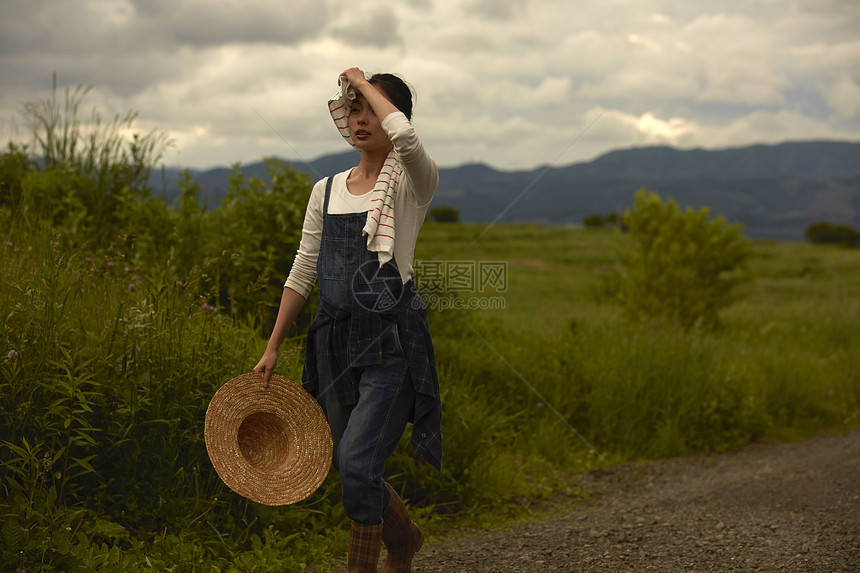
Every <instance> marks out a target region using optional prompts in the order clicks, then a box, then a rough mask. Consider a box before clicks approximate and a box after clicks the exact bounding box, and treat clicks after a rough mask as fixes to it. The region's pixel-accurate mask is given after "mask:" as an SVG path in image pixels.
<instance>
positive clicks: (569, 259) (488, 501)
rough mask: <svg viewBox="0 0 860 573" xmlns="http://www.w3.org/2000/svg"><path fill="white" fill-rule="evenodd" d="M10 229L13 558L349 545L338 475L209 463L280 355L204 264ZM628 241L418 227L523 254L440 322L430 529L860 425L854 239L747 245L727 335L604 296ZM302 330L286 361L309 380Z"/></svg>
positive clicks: (107, 562) (427, 483) (447, 251)
mask: <svg viewBox="0 0 860 573" xmlns="http://www.w3.org/2000/svg"><path fill="white" fill-rule="evenodd" d="M4 233H5V234H4V235H3V236H0V317H2V320H3V323H2V328H0V399H2V401H3V404H4V408H3V410H2V413H0V460H2V464H3V473H2V476H0V477H2V483H0V512H2V513H3V514H4V515H6V516H12V517H11V518H9V519H6V521H5V522H4V525H3V526H2V529H0V559H2V563H3V566H4V567H5V568H10V567H11V568H12V569H13V570H14V569H15V568H17V567H24V568H26V569H27V570H31V571H49V570H52V569H51V568H52V567H54V568H57V567H65V568H67V569H69V570H72V569H74V567H84V568H86V569H88V570H94V571H112V570H116V571H135V570H144V569H146V568H147V567H148V566H147V565H145V564H146V562H147V560H148V561H149V562H150V563H152V564H153V567H155V568H158V569H161V568H167V567H169V566H171V565H172V566H174V567H176V569H174V570H177V571H191V570H194V567H200V566H201V564H205V565H206V566H208V567H214V568H218V569H220V570H255V571H303V570H304V568H305V567H307V566H315V567H320V568H322V567H326V566H327V565H326V564H327V563H330V562H331V560H332V559H335V558H337V557H338V556H340V555H342V553H343V551H344V547H345V539H346V531H347V527H348V522H347V520H346V518H345V516H344V514H343V509H342V506H341V505H340V502H339V500H338V493H337V480H336V478H335V476H330V478H329V480H327V482H326V484H325V486H324V487H323V488H322V489H321V490H320V492H318V493H317V494H315V495H314V496H312V497H311V498H309V500H307V501H306V502H303V503H302V504H298V505H296V506H291V507H287V508H277V509H272V508H265V507H262V506H257V505H255V504H252V503H250V502H247V501H246V500H243V499H242V498H239V497H238V496H236V495H235V494H232V493H231V492H229V491H228V490H226V488H225V487H224V486H223V485H222V484H221V483H220V480H218V478H217V476H216V475H215V474H214V472H213V470H212V468H211V465H210V464H209V462H208V458H207V457H206V454H205V449H204V448H203V443H202V430H201V428H202V419H203V414H204V412H205V408H206V405H207V403H208V399H209V398H210V397H211V395H212V394H213V393H214V391H215V389H216V388H217V387H218V386H219V385H220V384H221V383H223V382H224V381H226V380H227V379H229V378H231V377H233V376H235V375H237V374H239V373H242V372H246V371H248V370H250V368H251V367H252V366H253V364H254V363H255V361H256V359H257V358H258V357H259V355H260V353H261V352H262V349H263V347H264V345H265V336H266V335H267V334H268V333H265V332H261V331H260V329H259V325H258V323H257V322H256V321H255V320H253V319H252V318H250V317H252V316H254V313H253V312H248V313H247V314H245V313H243V312H242V309H241V308H236V309H234V311H233V312H231V313H225V312H223V310H222V309H212V307H210V306H209V302H211V300H212V299H210V298H205V297H202V295H201V294H200V292H201V291H200V290H199V289H195V288H194V286H195V284H196V282H195V281H199V280H202V279H201V277H200V276H197V275H195V274H194V273H190V274H189V275H188V276H185V277H183V281H182V284H181V285H179V284H176V282H175V280H176V277H173V278H169V277H172V275H171V274H170V273H168V272H166V271H165V269H164V268H163V267H162V266H160V265H159V264H158V263H157V262H152V264H150V265H146V264H144V265H142V268H135V267H136V263H130V261H131V260H132V256H133V253H131V252H129V251H127V250H123V247H115V246H102V247H101V248H99V249H91V250H85V248H84V247H78V248H75V249H68V250H64V247H62V244H63V243H62V242H61V241H59V240H58V239H57V237H56V236H55V235H54V234H53V233H52V232H51V230H50V229H46V228H43V227H41V226H40V225H38V224H32V223H28V222H27V221H22V222H13V221H11V220H9V225H8V226H7V227H6V230H5V231H4ZM9 243H11V245H9ZM613 244H614V235H613V233H612V232H610V231H606V230H582V229H560V228H545V227H542V226H539V225H495V226H492V227H491V228H487V227H486V226H485V225H477V224H432V223H428V224H426V225H425V226H424V228H423V230H422V234H421V237H420V238H419V242H418V251H417V253H416V259H421V260H424V261H437V262H438V261H442V262H445V261H459V262H461V263H462V262H467V263H468V262H470V261H471V262H474V263H475V264H477V263H479V262H482V261H484V262H486V261H489V262H493V261H496V262H498V261H504V262H506V264H507V267H506V273H507V274H506V276H505V281H504V289H503V290H502V291H497V290H495V289H488V290H485V291H483V292H479V291H477V290H475V289H474V288H473V289H471V290H470V289H468V288H458V289H452V290H456V293H454V292H451V293H448V292H446V293H443V294H455V295H456V296H458V297H460V298H461V299H470V298H481V297H501V298H502V299H503V300H504V303H505V304H504V308H497V309H494V310H469V311H454V310H445V311H442V312H439V311H433V312H431V313H430V318H431V330H432V332H433V337H434V342H435V345H436V352H437V359H438V364H439V370H440V378H441V386H442V399H443V406H444V419H443V433H444V447H445V453H444V463H443V470H442V472H441V473H438V474H437V473H436V472H435V471H433V470H432V469H431V468H429V467H428V466H427V465H426V464H423V463H421V462H420V461H419V460H417V459H416V457H415V455H414V454H413V453H412V451H411V448H410V447H409V445H408V431H407V435H406V436H405V437H404V439H403V440H402V442H401V444H400V446H399V447H398V450H397V452H396V453H395V455H394V456H393V457H392V459H391V461H390V467H389V470H390V472H389V476H390V479H391V481H392V483H394V485H395V487H397V488H398V489H399V490H400V491H401V493H402V495H403V496H404V497H405V498H406V499H407V500H408V501H409V503H410V504H411V506H412V507H413V509H414V510H415V512H416V514H417V515H419V516H420V518H421V520H422V523H423V524H424V525H426V527H427V531H428V533H430V534H436V533H440V532H445V531H448V530H450V529H451V528H456V527H462V526H466V525H470V526H476V525H477V526H484V525H490V524H492V523H498V522H500V521H503V520H505V519H509V518H513V517H517V516H519V515H521V514H522V511H523V509H522V507H521V506H520V505H518V504H515V503H512V500H515V499H519V498H522V497H526V498H532V499H539V498H541V497H542V496H548V495H550V494H551V492H552V491H553V490H554V489H556V488H558V487H562V486H563V485H564V476H565V475H566V474H567V473H568V472H570V471H580V470H584V469H588V468H592V467H596V466H599V465H605V464H608V463H615V462H618V461H625V460H631V459H651V458H656V457H664V456H674V455H680V454H684V453H687V452H694V451H708V450H725V449H731V448H736V447H739V446H742V445H744V444H746V443H749V442H750V441H751V440H755V439H801V438H803V437H806V436H810V435H813V434H816V433H820V432H828V431H839V430H841V429H844V428H848V427H856V426H857V425H858V424H860V418H858V405H860V361H858V359H857V358H856V357H857V356H860V250H856V249H855V250H850V249H841V248H838V247H827V246H815V245H808V244H789V243H776V242H754V249H755V251H756V256H755V257H754V259H753V261H752V273H753V275H754V277H755V281H754V282H752V283H751V284H750V285H748V286H747V287H745V291H744V293H743V295H744V296H743V297H742V299H741V300H740V302H738V303H737V304H735V305H734V306H732V307H730V308H728V309H727V310H726V311H725V312H724V313H723V315H722V325H721V327H720V328H718V329H717V330H714V331H698V330H695V329H694V330H692V331H685V330H682V329H679V328H675V327H672V326H671V325H667V324H660V323H657V322H631V321H629V320H628V319H627V318H625V317H624V315H623V314H622V313H621V312H620V311H619V310H618V308H617V307H615V306H613V305H612V304H610V303H609V302H608V301H606V300H605V298H604V297H603V296H602V294H601V292H602V291H601V288H602V283H601V280H600V279H601V277H602V276H606V275H607V274H608V272H609V271H610V269H611V268H612V266H613V265H614V264H615V256H614V246H613ZM90 259H92V260H90ZM109 262H110V263H113V264H112V265H108V263H109ZM236 264H243V259H241V258H237V259H236ZM126 266H129V267H130V268H129V270H126V268H125V267H126ZM200 268H202V269H203V270H199V269H198V270H197V271H196V272H198V273H205V266H201V267H200ZM130 284H134V285H135V286H134V288H129V285H130ZM204 304H205V305H206V306H204ZM244 316H248V317H249V318H247V319H245V318H243V317H244ZM301 342H302V340H301V338H300V337H299V338H297V339H295V340H291V341H289V342H288V343H287V344H286V345H285V348H284V349H283V351H282V361H281V364H280V365H279V367H278V372H279V373H280V374H283V375H285V376H287V377H289V378H292V379H298V378H299V376H300V373H301V363H302V356H301ZM11 350H15V352H16V353H17V356H9V355H7V354H8V353H9V352H10V351H11ZM67 528H68V529H67ZM18 551H21V552H23V553H18ZM231 567H232V569H231Z"/></svg>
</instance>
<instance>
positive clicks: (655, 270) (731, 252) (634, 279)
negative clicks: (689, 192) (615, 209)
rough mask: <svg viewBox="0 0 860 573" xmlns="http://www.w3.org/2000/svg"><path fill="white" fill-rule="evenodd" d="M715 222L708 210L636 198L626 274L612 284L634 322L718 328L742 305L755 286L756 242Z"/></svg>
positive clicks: (648, 195)
mask: <svg viewBox="0 0 860 573" xmlns="http://www.w3.org/2000/svg"><path fill="white" fill-rule="evenodd" d="M708 215H709V210H708V208H707V207H704V208H702V209H700V210H698V211H696V210H693V209H692V208H689V207H688V208H687V209H686V211H681V209H680V208H679V207H678V204H677V203H676V202H675V201H674V200H672V199H669V200H668V201H666V202H664V201H663V200H662V199H661V198H660V196H659V195H657V194H656V193H653V192H649V191H647V190H645V189H640V190H639V191H637V192H636V195H635V197H634V206H633V209H632V210H628V211H626V212H625V213H624V224H625V225H626V226H627V227H628V229H629V240H626V241H620V242H619V248H618V256H619V259H620V262H621V266H620V269H618V271H617V272H616V274H615V275H614V277H612V278H611V279H610V281H611V282H612V284H614V285H615V287H614V288H616V289H617V290H616V292H615V293H614V294H615V296H616V298H617V299H618V300H619V301H620V303H621V304H622V306H623V307H624V308H625V310H626V311H627V312H628V313H629V314H630V315H631V316H633V317H639V318H644V317H648V318H660V319H667V320H669V321H671V322H674V323H679V324H680V325H681V326H683V327H684V328H688V329H689V328H692V327H694V326H697V325H698V326H701V327H704V328H711V327H714V326H715V325H716V324H717V321H718V314H719V312H720V310H721V309H723V308H725V307H726V306H728V305H729V304H731V303H732V302H734V301H735V300H736V299H737V287H738V286H739V285H740V284H742V283H743V282H744V281H746V280H747V279H748V278H749V274H748V272H747V263H748V260H749V257H750V254H751V249H750V245H749V242H748V241H747V239H746V238H745V237H744V236H743V234H742V232H741V227H740V225H731V224H729V223H728V222H727V221H726V220H725V218H723V217H716V218H714V219H710V220H709V219H708Z"/></svg>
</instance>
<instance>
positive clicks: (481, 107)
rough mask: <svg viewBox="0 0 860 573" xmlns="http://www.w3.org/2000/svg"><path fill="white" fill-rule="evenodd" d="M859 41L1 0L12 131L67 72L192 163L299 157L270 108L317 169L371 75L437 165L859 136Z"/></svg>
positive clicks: (801, 2)
mask: <svg viewBox="0 0 860 573" xmlns="http://www.w3.org/2000/svg"><path fill="white" fill-rule="evenodd" d="M857 29H860V4H857V3H856V2H847V1H846V0H781V1H764V0H762V1H759V2H749V1H748V0H721V1H720V2H689V1H688V0H612V1H611V2H606V1H603V0H600V1H598V0H585V1H583V2H577V3H573V2H569V1H567V0H513V1H512V0H406V2H402V3H397V4H392V3H388V2H386V1H385V0H365V1H364V2H362V3H360V4H357V5H345V4H334V2H332V1H331V0H251V1H245V2H239V1H238V0H186V1H181V2H177V1H175V0H40V1H36V0H6V1H2V0H0V77H2V80H3V90H0V135H2V136H7V135H8V132H10V129H9V126H10V125H14V123H15V120H12V119H10V118H12V117H13V116H14V110H15V109H16V108H17V106H18V105H19V104H20V102H21V101H24V100H30V99H34V98H37V97H44V96H45V95H46V94H48V93H49V92H48V90H49V89H50V82H51V73H52V72H53V71H57V73H58V76H59V80H60V82H61V85H70V84H71V85H75V84H78V83H81V84H85V85H90V84H91V85H93V86H94V90H93V92H92V94H91V98H92V99H91V101H88V105H98V106H99V108H100V109H101V110H102V111H103V112H104V114H105V115H113V114H114V113H116V112H124V111H125V110H127V109H135V110H137V111H139V112H140V116H139V121H140V123H141V127H144V128H148V127H151V126H157V127H159V128H162V129H165V130H168V131H170V132H171V134H172V135H173V136H174V137H175V139H176V141H177V147H178V151H179V152H180V154H181V157H182V158H183V159H182V161H183V162H184V163H186V164H188V163H189V162H190V164H192V165H198V166H205V165H210V164H215V163H220V164H226V163H230V162H232V161H237V160H245V161H249V160H256V159H258V158H259V157H260V156H261V155H263V154H279V155H287V156H289V155H291V150H290V148H289V146H287V145H285V144H284V142H283V141H281V140H280V139H279V137H278V136H276V135H274V134H273V133H272V131H271V129H270V128H269V127H268V126H267V125H266V123H264V122H263V121H262V120H261V119H260V117H259V115H258V114H260V115H262V116H263V117H265V118H266V120H267V121H268V122H271V124H272V125H273V126H275V127H276V128H277V130H278V131H279V132H280V133H281V135H283V136H284V137H285V138H286V139H287V140H288V141H289V142H290V145H291V146H292V147H295V149H297V150H299V151H300V152H301V154H302V155H304V156H305V157H308V158H313V157H314V156H315V154H317V155H318V154H321V153H327V152H338V151H343V150H344V147H343V143H342V141H340V139H339V138H338V137H336V133H334V132H333V130H332V128H331V125H330V120H329V118H328V117H327V115H326V112H325V107H324V101H325V98H326V97H327V96H328V95H330V93H331V92H332V91H333V90H334V88H335V86H336V76H337V74H338V73H339V72H340V71H342V70H343V69H345V68H346V67H349V66H353V65H358V66H359V67H362V68H363V69H366V70H368V71H371V72H372V71H378V70H390V71H395V72H399V73H402V74H403V75H404V76H405V77H406V78H407V79H408V80H409V81H410V82H411V83H412V84H413V85H414V86H415V88H416V89H417V91H418V93H419V95H420V97H419V106H418V109H417V114H416V125H417V126H418V127H419V132H420V133H421V135H422V138H423V139H424V140H425V142H426V143H427V145H428V149H429V150H430V151H431V153H433V154H434V156H435V157H436V159H437V161H439V163H440V164H442V165H450V164H456V163H458V162H461V161H462V160H478V161H486V162H489V163H493V164H496V165H500V166H506V167H528V166H533V165H536V164H540V163H546V162H547V161H552V160H553V159H554V158H555V157H557V156H558V154H559V150H565V149H566V150H567V151H566V153H565V155H564V157H562V158H561V159H559V161H563V162H566V161H574V160H581V159H587V158H590V157H593V156H594V155H596V154H597V153H599V152H601V151H606V150H609V149H612V148H615V147H624V146H629V145H634V144H636V145H639V144H647V143H668V144H672V145H679V146H702V147H712V146H714V145H740V144H746V143H754V142H757V141H762V142H763V141H768V142H773V141H775V140H778V139H779V138H792V137H805V136H806V135H807V134H808V135H810V136H813V135H814V136H815V137H834V138H848V139H851V138H853V139H860V104H858V103H857V94H858V93H860V40H858V37H857V33H856V30H857ZM601 113H602V114H603V115H602V116H601V119H600V120H599V121H598V122H597V123H596V124H594V126H593V127H592V128H590V129H589V130H588V132H587V133H586V134H584V135H583V136H582V137H581V138H579V139H578V140H577V143H576V145H575V146H573V147H571V148H570V149H568V146H569V144H570V142H571V141H573V140H574V139H576V138H577V137H578V136H579V134H580V132H581V130H582V129H583V128H584V127H585V126H586V125H588V123H589V122H590V121H591V119H593V118H594V117H597V116H598V115H599V114H601ZM3 130H6V131H5V132H4V131H3Z"/></svg>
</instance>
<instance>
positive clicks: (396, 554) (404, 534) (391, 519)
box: [382, 483, 424, 573]
mask: <svg viewBox="0 0 860 573" xmlns="http://www.w3.org/2000/svg"><path fill="white" fill-rule="evenodd" d="M385 485H387V486H388V491H390V492H391V500H390V501H389V502H388V507H386V508H385V511H384V512H383V513H382V540H383V541H384V542H385V547H386V549H388V557H386V559H385V567H384V568H383V571H384V573H409V571H411V570H412V557H413V556H414V555H415V554H416V553H418V550H419V549H421V545H422V544H423V543H424V534H423V533H421V530H420V529H419V528H418V524H417V523H415V522H414V521H412V520H411V519H410V518H409V512H408V511H406V506H405V505H403V500H401V499H400V496H398V495H397V493H396V492H395V491H394V488H392V487H391V484H388V483H386V484H385Z"/></svg>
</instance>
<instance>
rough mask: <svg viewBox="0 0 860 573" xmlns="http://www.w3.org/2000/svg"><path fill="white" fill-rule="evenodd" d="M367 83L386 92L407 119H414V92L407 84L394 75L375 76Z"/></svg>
mask: <svg viewBox="0 0 860 573" xmlns="http://www.w3.org/2000/svg"><path fill="white" fill-rule="evenodd" d="M367 81H368V82H370V83H371V84H372V85H374V86H376V87H378V88H380V89H381V90H382V91H384V92H385V95H387V96H388V99H390V100H391V103H393V104H394V107H396V108H397V109H399V110H400V111H402V112H403V115H405V116H406V119H408V120H411V119H412V90H411V89H409V86H408V85H406V82H404V81H403V80H402V79H401V78H399V77H397V76H395V75H394V74H373V75H372V76H371V77H370V79H369V80H367Z"/></svg>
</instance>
